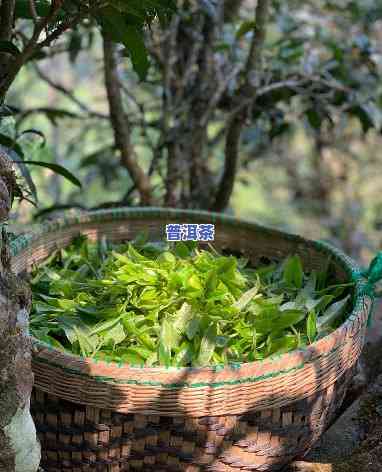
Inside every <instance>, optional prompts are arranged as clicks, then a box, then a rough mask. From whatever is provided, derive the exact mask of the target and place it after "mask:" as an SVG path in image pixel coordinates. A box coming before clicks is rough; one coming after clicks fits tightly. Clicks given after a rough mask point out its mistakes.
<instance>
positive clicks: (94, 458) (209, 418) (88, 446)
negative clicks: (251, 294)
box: [32, 350, 353, 472]
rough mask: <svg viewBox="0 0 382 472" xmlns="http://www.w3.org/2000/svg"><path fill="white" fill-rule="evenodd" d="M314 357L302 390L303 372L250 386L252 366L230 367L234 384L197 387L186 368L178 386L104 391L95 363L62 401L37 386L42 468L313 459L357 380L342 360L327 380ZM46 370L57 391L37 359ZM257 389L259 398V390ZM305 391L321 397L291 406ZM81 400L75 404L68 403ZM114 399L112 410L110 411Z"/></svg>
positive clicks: (119, 386)
mask: <svg viewBox="0 0 382 472" xmlns="http://www.w3.org/2000/svg"><path fill="white" fill-rule="evenodd" d="M314 351H315V350H314ZM41 354H42V352H41ZM312 354H313V358H315V357H317V359H318V361H315V362H313V367H311V369H310V374H309V375H308V374H307V372H305V384H301V383H300V385H297V384H296V383H295V382H296V377H295V376H296V371H293V372H289V373H286V374H284V375H283V374H281V375H280V376H276V375H274V376H271V375H270V376H269V378H268V379H267V378H265V379H264V377H266V376H263V377H262V378H259V379H257V380H256V379H252V383H245V379H244V378H243V377H242V376H241V374H238V373H239V372H240V370H242V369H239V370H238V371H237V370H235V371H234V370H232V369H230V370H231V371H232V374H233V376H232V377H231V379H230V380H231V382H230V384H228V383H227V384H226V385H224V381H221V380H220V381H219V385H216V382H214V379H213V377H211V376H210V377H211V378H210V384H209V385H208V384H207V383H205V385H203V382H202V381H201V382H199V384H198V385H196V384H190V383H189V374H188V373H187V371H184V372H183V373H182V372H178V373H177V374H176V376H172V377H173V383H172V385H161V386H159V387H158V386H156V385H155V384H157V383H158V381H159V382H160V379H159V380H158V376H156V377H155V376H153V377H152V380H153V381H152V382H151V383H152V384H153V385H140V384H139V383H138V384H135V385H134V383H132V382H129V381H128V380H126V383H123V380H121V379H118V380H117V381H114V382H110V381H108V380H106V379H105V378H104V379H103V380H101V381H100V379H98V381H97V383H98V385H94V382H89V378H92V377H88V376H92V375H94V373H93V371H94V365H93V362H90V363H88V364H87V372H84V369H82V370H81V380H79V379H75V378H73V375H78V373H77V374H73V373H72V374H71V373H70V372H68V371H65V372H64V373H63V374H62V373H61V375H58V378H59V379H61V386H62V388H63V389H65V385H66V386H67V389H70V388H71V389H72V391H70V390H67V391H66V395H62V392H57V390H56V389H55V391H56V392H57V394H58V395H59V396H53V395H50V394H47V393H44V392H43V391H42V390H41V389H40V388H39V387H38V386H37V387H36V388H35V390H34V394H33V400H32V413H33V416H34V419H35V421H36V426H37V430H38V433H39V438H40V440H41V443H42V450H43V461H42V466H43V468H44V469H45V470H46V471H47V472H54V471H72V472H79V471H88V470H92V471H108V472H109V471H110V472H114V471H124V470H142V471H154V470H155V471H157V472H161V471H163V472H172V471H187V472H194V471H195V472H196V471H202V470H203V471H204V470H205V471H215V472H219V471H222V472H223V471H238V470H253V471H276V470H281V469H282V468H283V467H284V466H285V465H286V464H288V463H289V462H291V461H293V460H295V459H297V458H301V457H303V455H304V454H305V453H306V452H307V451H308V450H309V449H310V447H311V446H312V445H313V444H314V442H315V441H316V440H317V439H318V438H319V436H320V435H321V434H322V432H323V431H324V429H325V428H326V427H327V426H328V425H329V424H330V422H331V421H332V419H333V416H334V414H335V411H336V410H337V409H338V408H339V407H340V405H341V403H342V400H343V398H344V395H345V392H346V388H347V385H348V383H349V381H350V379H351V377H352V375H353V368H352V366H349V367H347V364H348V363H347V362H346V359H343V361H344V362H341V358H338V357H337V365H336V366H335V371H334V372H332V375H333V373H334V374H337V376H336V377H333V376H332V378H329V379H326V378H325V366H326V365H327V363H328V362H330V359H325V360H323V359H322V356H321V355H319V353H317V352H316V351H315V352H313V353H312ZM51 361H52V360H51ZM301 361H303V359H302V358H301ZM85 365H86V364H85ZM97 365H99V364H97ZM67 367H68V370H71V369H70V368H69V366H67ZM40 368H43V369H45V372H44V373H45V378H46V379H49V378H51V379H52V380H53V384H56V382H55V381H54V379H53V378H52V377H50V376H49V375H47V370H46V369H47V368H48V369H52V368H54V367H52V366H47V365H45V366H44V365H43V364H41V363H40V362H39V361H38V360H37V359H35V366H34V369H35V370H36V369H37V372H38V371H39V369H40ZM101 368H102V366H101ZM54 369H55V374H59V372H58V371H57V367H56V368H54ZM105 369H108V370H110V365H105ZM109 373H110V372H109ZM243 373H244V372H243ZM167 375H171V374H167ZM87 377H88V378H87ZM137 377H138V378H139V375H137ZM159 377H160V376H159ZM232 378H236V379H237V381H238V382H237V383H236V384H234V383H233V381H232ZM276 379H277V380H276ZM157 380H158V381H157ZM211 381H212V385H211ZM275 381H276V382H277V384H276V383H275ZM257 382H258V385H259V386H260V388H261V390H259V391H258V392H256V391H255V390H254V389H251V388H250V387H251V385H252V386H253V385H256V383H257ZM220 384H221V385H220ZM326 384H327V386H326V387H325V388H323V386H325V385H326ZM177 385H178V386H177ZM303 385H305V386H309V389H308V391H310V392H311V394H310V395H307V396H306V397H305V398H301V399H299V400H297V401H292V402H291V399H292V398H294V397H296V392H298V391H299V390H300V391H301V390H302V389H303ZM281 386H282V388H281ZM44 387H46V388H44V390H45V391H49V388H48V386H44ZM278 390H279V391H278ZM280 390H283V392H280ZM280 393H281V395H280ZM79 394H81V396H82V398H79ZM71 396H73V397H76V402H75V403H74V402H71V401H68V400H64V399H62V397H65V398H70V397H71ZM256 397H257V398H256ZM110 399H112V404H110V409H108V408H103V407H102V405H104V403H105V401H110ZM79 400H80V401H81V404H80V403H79ZM129 405H130V408H131V411H129ZM122 411H128V412H127V413H122Z"/></svg>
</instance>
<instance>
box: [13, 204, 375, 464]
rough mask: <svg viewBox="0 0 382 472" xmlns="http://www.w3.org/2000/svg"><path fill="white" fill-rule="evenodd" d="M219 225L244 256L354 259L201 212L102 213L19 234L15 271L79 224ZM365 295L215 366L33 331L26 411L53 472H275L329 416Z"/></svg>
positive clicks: (107, 231)
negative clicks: (136, 357)
mask: <svg viewBox="0 0 382 472" xmlns="http://www.w3.org/2000/svg"><path fill="white" fill-rule="evenodd" d="M190 221H195V222H198V223H204V222H208V223H211V222H212V223H215V225H216V241H215V246H216V247H218V248H221V249H223V248H229V249H231V250H234V251H241V252H243V253H244V254H245V256H246V257H248V258H250V260H251V262H252V263H254V264H256V263H258V262H261V261H264V260H265V259H264V258H266V259H267V260H280V259H281V258H283V257H285V256H286V255H287V254H299V255H300V256H301V257H302V259H303V262H304V265H306V267H308V268H310V269H314V268H320V267H321V266H322V265H323V263H324V260H325V259H326V258H327V257H328V255H331V256H332V259H333V264H334V267H335V271H336V276H337V278H338V280H341V281H347V280H349V279H350V277H351V273H352V271H353V270H354V269H356V266H355V265H354V263H353V262H352V261H351V260H350V259H348V258H346V257H345V256H343V255H342V254H340V253H339V252H337V251H335V250H330V249H329V248H327V247H326V246H325V245H323V244H320V243H313V242H310V241H306V240H304V239H303V238H300V237H297V236H291V235H287V234H284V233H281V232H278V231H274V230H269V229H265V228H262V227H260V226H257V225H254V224H250V223H245V222H239V221H237V220H235V219H233V218H229V217H220V216H218V215H211V214H207V213H202V212H189V211H188V212H180V211H169V210H156V209H155V210H153V209H149V210H135V211H134V210H129V211H126V210H119V211H116V212H115V211H111V212H110V211H106V212H105V211H104V212H97V213H94V214H89V215H85V216H80V217H76V218H72V219H69V220H65V221H61V222H58V223H53V224H50V225H48V226H47V227H45V228H44V229H43V230H42V231H41V232H40V233H39V234H37V235H34V236H29V237H27V238H26V239H25V240H24V241H23V240H18V241H16V243H17V244H16V245H15V247H14V256H15V257H14V268H15V270H16V271H18V272H20V271H23V270H29V269H30V267H31V266H32V265H34V264H36V263H38V262H40V261H42V260H44V259H45V258H46V257H47V256H48V255H49V254H50V253H51V252H52V250H54V249H55V248H60V247H64V246H65V245H67V244H68V243H69V242H70V240H71V239H72V238H73V236H75V235H77V234H78V233H79V232H82V233H86V234H88V235H89V237H90V238H92V239H97V238H99V237H100V236H103V235H105V236H107V237H108V238H109V239H112V240H115V241H119V240H126V239H130V238H132V237H134V236H135V235H136V234H137V233H138V232H139V231H140V230H142V229H143V228H146V229H147V228H149V230H150V236H151V237H152V238H153V239H157V238H160V237H163V234H164V225H165V224H168V223H173V222H182V223H186V222H190ZM369 309H370V299H369V298H368V297H366V296H363V295H357V297H356V299H355V305H354V310H353V312H352V313H351V314H350V316H349V317H348V319H347V321H346V322H345V323H344V324H343V325H342V326H341V327H340V328H339V329H337V330H336V331H335V332H334V333H333V334H331V335H330V336H327V337H326V338H324V339H322V340H320V341H318V342H317V343H314V344H313V345H311V346H309V347H308V348H306V349H304V350H298V351H293V352H291V353H288V354H285V355H282V356H278V357H273V358H270V359H266V360H265V361H263V362H253V363H248V364H242V365H230V366H218V367H216V368H198V369H191V368H187V369H177V368H169V369H166V368H142V367H137V366H130V365H125V364H124V365H117V364H115V363H104V362H95V361H94V360H91V359H83V358H80V357H77V356H72V355H68V354H65V353H61V352H59V351H56V350H54V349H52V348H51V347H50V346H47V345H45V344H42V343H40V342H37V341H35V342H34V346H35V353H34V359H33V370H34V374H35V389H34V393H33V398H32V414H33V416H34V419H35V421H36V426H37V429H38V433H39V437H40V440H41V443H42V450H43V462H42V466H43V467H44V468H45V470H47V471H48V472H64V471H66V472H82V471H90V470H94V471H107V472H114V471H115V472H117V471H118V472H119V471H124V470H126V471H127V470H142V471H151V470H153V471H154V470H155V471H158V472H159V471H166V472H167V471H169V472H171V471H187V472H194V471H202V470H209V471H216V472H218V471H222V472H223V471H238V470H243V471H244V470H254V471H273V470H275V471H276V470H280V469H281V468H282V467H283V466H284V465H285V464H286V463H288V462H290V461H291V460H293V459H295V458H298V457H302V456H303V455H304V454H305V453H306V452H307V451H308V450H309V449H310V447H311V446H312V445H313V443H314V442H315V441H316V440H317V439H318V438H319V436H320V435H321V434H322V432H323V431H324V430H325V428H326V427H327V426H328V425H329V424H330V422H331V421H332V419H333V417H334V415H335V413H336V411H337V410H338V408H339V407H340V405H341V403H342V400H343V398H344V395H345V393H346V388H347V386H348V384H349V382H350V380H351V378H352V375H353V371H354V367H355V364H356V362H357V359H358V357H359V355H360V352H361V350H362V347H363V343H364V336H365V330H366V321H367V317H368V312H369Z"/></svg>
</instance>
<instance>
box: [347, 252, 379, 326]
mask: <svg viewBox="0 0 382 472" xmlns="http://www.w3.org/2000/svg"><path fill="white" fill-rule="evenodd" d="M353 278H354V279H355V280H356V281H359V279H360V278H364V279H366V282H365V283H364V284H363V285H362V288H361V294H362V295H367V296H368V297H370V298H371V300H372V305H371V307H370V314H369V318H368V322H367V326H368V327H371V325H372V320H373V312H374V308H375V300H376V298H378V297H381V296H382V291H378V290H376V287H375V286H376V284H377V283H378V282H380V281H382V251H381V252H379V253H378V254H377V255H376V256H375V257H374V259H373V260H372V261H371V263H370V265H369V268H368V269H366V270H363V271H360V272H355V273H354V274H353Z"/></svg>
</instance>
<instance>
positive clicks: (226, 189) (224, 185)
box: [211, 0, 270, 211]
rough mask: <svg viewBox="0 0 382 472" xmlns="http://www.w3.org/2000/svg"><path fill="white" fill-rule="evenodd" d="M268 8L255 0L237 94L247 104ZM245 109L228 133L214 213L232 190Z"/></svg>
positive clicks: (256, 73) (257, 68)
mask: <svg viewBox="0 0 382 472" xmlns="http://www.w3.org/2000/svg"><path fill="white" fill-rule="evenodd" d="M269 6H270V0H258V1H257V5H256V11H255V27H254V31H253V37H252V42H251V46H250V51H249V54H248V57H247V62H246V67H245V80H244V84H243V85H242V87H240V88H239V90H238V93H237V96H238V99H240V100H243V102H244V103H247V102H248V100H249V99H251V97H253V98H254V97H255V94H256V89H257V88H258V86H259V84H260V76H261V71H262V66H261V62H262V53H263V49H264V43H265V38H266V31H267V22H268V13H269ZM247 110H248V106H243V107H239V111H237V112H236V113H235V114H234V116H233V117H232V119H231V122H230V125H229V127H228V130H227V135H226V146H225V162H224V170H223V175H222V178H221V180H220V183H219V186H218V190H217V192H216V196H215V200H214V203H213V205H212V208H211V209H212V210H214V211H224V210H225V209H226V207H227V206H228V204H229V201H230V198H231V195H232V192H233V189H234V184H235V178H236V172H237V167H238V160H239V150H240V138H241V132H242V129H243V126H244V123H245V118H246V114H247V113H246V111H247Z"/></svg>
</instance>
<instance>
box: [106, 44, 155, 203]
mask: <svg viewBox="0 0 382 472" xmlns="http://www.w3.org/2000/svg"><path fill="white" fill-rule="evenodd" d="M103 51H104V62H105V85H106V92H107V98H108V101H109V109H110V120H111V124H112V127H113V131H114V139H115V144H116V147H117V149H118V150H119V151H120V153H121V164H122V165H123V167H125V169H127V171H128V172H129V174H130V176H131V179H132V180H133V182H134V184H135V186H136V188H137V190H138V192H139V195H140V198H141V204H142V205H150V204H151V202H152V195H151V186H150V179H149V177H148V175H146V174H145V172H144V171H143V169H142V168H141V166H140V165H139V164H138V160H137V156H136V155H135V152H134V147H133V145H132V143H131V129H130V123H129V119H128V116H127V115H126V113H125V110H124V108H123V100H122V90H121V84H120V80H119V77H118V64H117V60H116V55H115V45H114V43H113V42H112V41H111V40H110V39H108V38H106V37H104V38H103Z"/></svg>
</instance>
